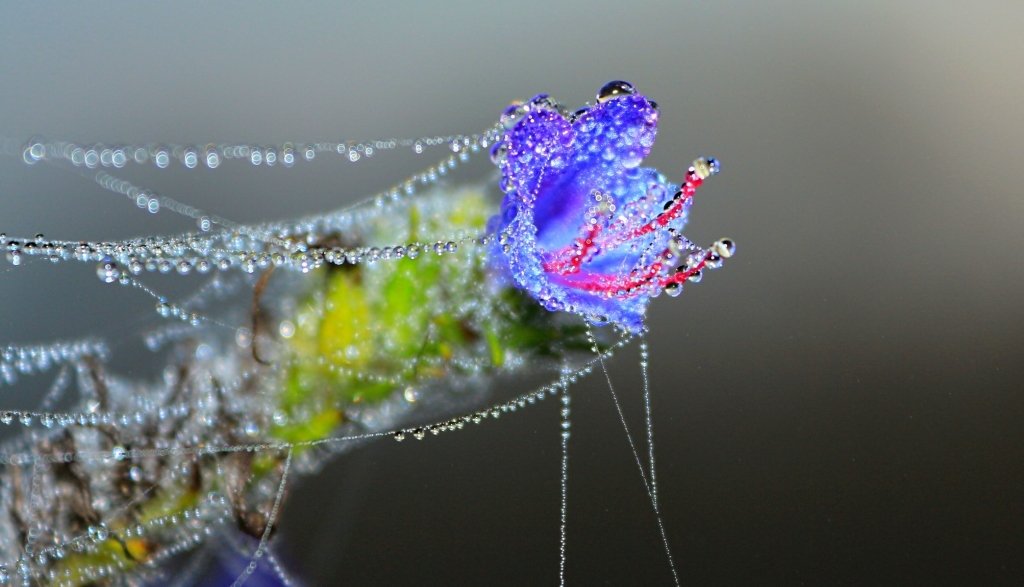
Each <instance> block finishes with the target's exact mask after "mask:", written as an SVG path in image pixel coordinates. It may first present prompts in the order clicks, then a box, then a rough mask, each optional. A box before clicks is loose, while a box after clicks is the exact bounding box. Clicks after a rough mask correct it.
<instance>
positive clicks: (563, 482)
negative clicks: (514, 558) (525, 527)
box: [558, 388, 571, 587]
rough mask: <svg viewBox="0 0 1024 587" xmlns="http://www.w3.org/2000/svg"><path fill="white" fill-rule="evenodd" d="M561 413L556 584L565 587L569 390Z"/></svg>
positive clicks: (567, 514) (563, 395) (567, 526)
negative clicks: (559, 499) (559, 500)
mask: <svg viewBox="0 0 1024 587" xmlns="http://www.w3.org/2000/svg"><path fill="white" fill-rule="evenodd" d="M561 400H562V411H561V416H562V419H561V429H562V430H561V446H562V451H561V457H562V462H561V470H560V478H559V480H560V482H559V489H560V490H561V502H560V508H559V527H558V584H559V585H561V586H563V587H564V586H565V566H566V561H567V559H566V544H567V540H568V531H569V436H570V434H571V430H570V428H571V421H570V419H569V417H570V412H569V403H570V398H569V389H568V388H566V389H565V390H563V391H562V398H561Z"/></svg>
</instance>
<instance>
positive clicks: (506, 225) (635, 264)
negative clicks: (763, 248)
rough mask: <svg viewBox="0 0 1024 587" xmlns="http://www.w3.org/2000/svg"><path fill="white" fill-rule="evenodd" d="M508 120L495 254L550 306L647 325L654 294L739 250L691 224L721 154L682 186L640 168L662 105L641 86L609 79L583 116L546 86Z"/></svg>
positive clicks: (694, 169)
mask: <svg viewBox="0 0 1024 587" xmlns="http://www.w3.org/2000/svg"><path fill="white" fill-rule="evenodd" d="M502 120H503V122H504V124H505V128H506V131H505V133H504V134H503V136H502V137H501V139H500V140H499V141H498V142H497V143H496V144H495V145H494V148H493V150H492V158H493V160H494V161H495V163H496V164H497V165H498V166H499V168H500V169H501V175H502V177H501V189H502V191H504V192H505V198H504V200H503V202H502V208H501V213H500V215H499V216H497V217H495V218H493V219H492V221H491V226H490V229H491V230H492V231H494V233H495V234H496V235H497V239H496V242H497V243H498V244H497V247H498V251H497V255H496V257H497V258H498V259H500V262H499V263H498V265H499V266H500V270H501V271H502V272H503V273H504V274H505V275H506V276H508V277H510V278H511V279H512V281H513V282H514V283H515V284H516V285H517V286H518V287H519V288H521V289H523V290H525V291H527V292H528V293H529V294H530V295H531V296H533V297H534V298H535V299H537V300H538V301H539V302H540V303H541V304H543V305H544V306H545V307H546V308H548V309H549V310H564V311H570V312H574V313H577V314H580V315H582V316H584V317H585V318H586V319H587V320H589V321H590V322H592V323H595V324H598V323H608V322H610V323H613V324H616V325H619V326H621V327H623V328H626V329H627V330H631V331H637V330H640V329H641V328H642V327H643V316H644V313H645V311H646V308H647V303H648V301H649V299H650V298H651V297H653V296H656V295H658V294H660V293H661V292H662V291H665V292H667V293H668V294H670V295H678V293H679V292H680V291H681V289H682V282H683V281H686V280H690V281H696V280H699V279H700V276H701V271H702V270H703V269H705V268H711V267H714V266H717V265H718V264H720V263H721V258H723V257H728V256H730V255H731V254H732V252H733V245H732V243H731V241H728V240H723V241H719V242H717V243H715V245H713V246H712V247H711V248H710V249H709V250H704V249H701V248H699V247H697V246H695V245H693V244H692V243H691V242H690V241H689V240H687V239H685V238H684V237H683V236H682V234H681V233H680V230H681V229H682V227H683V225H684V223H685V221H686V216H687V211H688V209H689V206H690V203H691V202H692V199H693V195H694V193H695V191H696V189H697V188H698V187H699V186H700V185H701V183H703V180H704V179H705V178H706V177H708V176H710V175H713V174H715V173H718V163H717V161H715V160H714V159H704V158H701V159H697V160H696V161H694V163H693V166H691V167H690V168H689V169H688V170H687V172H686V174H685V177H684V179H683V182H682V183H681V184H675V183H672V182H671V181H670V180H668V179H667V178H666V177H665V176H664V175H662V174H660V173H659V172H658V171H657V170H655V169H652V168H648V167H641V166H640V163H641V162H642V161H643V159H644V157H646V156H647V155H648V153H649V152H650V150H651V147H652V145H653V144H654V138H655V135H656V133H657V127H658V109H657V105H656V104H655V103H654V102H653V101H651V100H649V99H647V97H645V96H643V95H642V94H639V93H637V92H636V91H635V90H634V88H633V86H632V85H631V84H629V83H627V82H621V81H616V82H610V83H608V84H606V85H605V86H604V87H603V88H601V90H600V91H599V93H598V96H597V104H595V105H593V106H590V107H588V108H584V109H581V110H578V111H577V112H575V113H572V114H570V113H569V112H568V111H567V110H565V109H564V108H563V107H562V106H561V105H559V104H557V103H556V102H554V101H552V100H551V99H550V98H549V97H548V96H547V95H545V94H541V95H539V96H536V97H535V98H533V99H532V100H530V101H529V102H528V103H526V104H514V105H512V106H510V107H509V109H508V110H507V111H506V112H505V115H504V116H503V119H502Z"/></svg>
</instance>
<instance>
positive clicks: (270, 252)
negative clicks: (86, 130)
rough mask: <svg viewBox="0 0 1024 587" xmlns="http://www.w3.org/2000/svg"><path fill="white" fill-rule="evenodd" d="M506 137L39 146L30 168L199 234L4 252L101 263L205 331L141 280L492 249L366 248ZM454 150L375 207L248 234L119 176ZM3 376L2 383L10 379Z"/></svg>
mask: <svg viewBox="0 0 1024 587" xmlns="http://www.w3.org/2000/svg"><path fill="white" fill-rule="evenodd" d="M499 133H500V127H499V126H495V127H492V128H490V129H488V130H486V131H485V132H483V133H480V134H472V135H452V136H435V137H422V138H418V139H381V140H373V141H364V142H341V143H285V144H283V145H277V146H257V145H227V144H221V145H206V146H204V147H196V146H186V145H120V146H105V145H78V144H75V143H69V142H62V141H56V142H47V141H44V140H42V139H32V140H30V141H29V142H28V143H27V144H26V145H25V147H24V148H23V151H22V157H23V159H24V160H25V162H26V163H30V164H34V163H40V162H46V163H50V164H57V165H61V164H70V165H72V166H75V167H81V168H83V169H85V170H91V169H97V168H98V169H97V170H96V171H94V172H91V173H92V179H93V180H94V181H95V182H96V183H97V184H98V185H99V186H101V187H102V188H104V189H106V190H108V191H111V192H114V193H117V194H121V195H123V196H124V197H126V198H128V199H129V200H130V201H133V202H134V203H135V204H136V205H137V206H138V207H139V208H141V209H144V210H147V211H148V212H151V213H157V212H160V211H170V212H172V213H175V214H179V215H182V216H185V217H188V218H192V219H193V220H194V221H195V223H196V226H197V228H198V230H197V231H196V232H191V233H185V234H180V235H177V236H171V237H156V236H151V237H146V238H138V239H129V240H123V241H111V242H104V241H66V240H54V239H47V238H46V237H45V236H44V235H42V234H37V235H35V236H33V237H20V238H12V237H8V235H7V234H6V233H2V232H0V250H2V251H3V253H4V256H5V258H6V260H7V262H8V263H10V264H11V265H13V266H20V265H22V264H23V263H24V262H26V260H27V259H32V258H39V259H45V260H47V261H49V262H52V263H62V262H80V263H94V264H95V270H96V275H97V277H98V278H99V279H100V280H101V281H102V282H104V283H110V284H121V285H126V286H132V287H135V288H138V289H140V290H142V291H145V292H147V293H149V294H150V295H151V296H152V297H153V298H154V300H155V310H156V312H157V313H158V314H159V315H160V316H162V317H165V318H170V319H177V320H181V321H183V322H186V323H189V324H193V325H194V324H198V323H199V322H200V321H201V320H202V319H203V316H202V315H201V314H199V313H197V312H194V311H189V310H187V309H186V308H183V307H181V306H180V305H178V304H174V303H172V302H170V301H169V300H167V299H166V298H164V297H163V296H160V295H158V294H156V293H155V292H153V291H152V290H150V289H149V288H148V287H146V286H144V285H143V284H142V283H141V282H140V281H139V279H138V278H139V277H140V276H142V275H144V274H147V273H157V274H173V275H190V274H198V275H202V274H208V273H222V272H227V271H240V272H242V273H249V274H252V273H260V272H263V271H266V270H268V269H271V268H280V269H285V270H292V271H297V272H301V273H308V272H311V271H313V270H315V269H317V268H320V267H323V266H326V265H334V266H341V265H359V264H367V263H377V262H382V261H390V260H398V259H417V258H419V257H421V256H423V255H451V254H455V253H457V252H459V251H460V250H461V249H464V248H467V247H475V246H486V245H488V244H489V243H490V242H491V240H492V239H493V238H494V236H493V235H488V234H479V233H474V234H467V233H458V234H451V235H445V237H446V238H441V239H435V240H429V241H423V240H412V241H408V242H400V243H387V244H381V245H369V244H360V241H365V240H366V239H365V238H363V234H362V233H363V232H364V228H365V226H366V225H367V224H368V223H371V222H372V221H374V220H375V219H379V218H380V217H381V216H382V214H384V213H385V212H387V211H388V210H390V209H393V208H394V207H396V206H402V205H404V204H406V203H408V202H410V201H411V197H412V196H416V195H419V194H420V193H422V192H424V191H428V190H430V189H431V188H433V187H434V186H436V185H437V184H438V182H439V181H441V180H442V179H443V178H444V177H445V176H446V175H447V174H448V173H449V172H450V171H451V170H453V169H455V168H456V167H457V166H458V165H459V164H460V163H463V162H465V161H468V160H469V159H470V157H471V156H472V155H473V154H476V153H478V152H480V151H484V152H486V151H487V150H488V149H489V148H490V146H491V145H493V144H494V143H495V141H496V140H497V138H498V136H499ZM438 146H447V149H448V150H449V151H450V152H451V153H450V155H449V156H447V157H446V158H445V159H443V160H442V161H441V162H440V163H438V164H436V165H434V166H431V167H429V168H427V169H425V170H424V171H422V172H420V173H418V174H416V175H414V176H412V177H410V178H407V179H406V180H404V181H402V182H400V183H398V184H396V185H394V186H393V187H391V188H389V189H387V190H384V191H382V192H380V193H378V194H376V195H374V196H373V197H371V198H368V199H366V200H364V201H362V202H360V203H358V204H355V205H352V206H348V207H346V208H343V209H340V210H337V211H335V212H329V213H327V214H323V215H319V216H315V217H310V218H304V219H299V220H295V221H290V222H281V223H272V224H265V225H256V226H249V225H242V224H238V223H235V222H232V221H230V220H228V219H226V218H223V217H220V216H218V215H215V214H210V213H206V212H204V211H203V210H200V209H198V208H196V207H194V206H191V205H188V204H183V203H181V202H179V201H177V200H174V199H173V198H170V197H167V196H164V195H161V194H159V193H157V192H156V191H154V190H150V189H146V188H142V187H139V186H136V185H134V184H133V183H131V182H129V181H127V180H125V179H123V178H119V177H116V176H114V175H112V174H111V173H110V172H108V171H107V170H106V169H110V170H115V171H116V169H119V168H121V167H124V166H126V165H129V164H133V163H134V164H140V165H141V164H148V163H152V164H154V165H156V166H157V167H160V168H163V167H167V166H169V165H170V164H171V162H172V161H177V162H179V163H180V164H181V165H183V166H185V167H187V168H195V167H198V166H199V165H200V164H203V165H205V166H206V167H208V168H217V167H219V166H220V165H221V163H222V162H227V161H231V160H244V161H248V162H250V163H252V164H254V165H274V164H276V163H277V162H280V163H281V164H282V165H284V166H291V165H293V164H294V163H295V162H296V161H299V160H302V161H307V162H308V161H311V160H313V159H315V158H316V157H317V155H318V154H321V153H334V154H340V155H343V156H344V158H345V160H347V161H351V162H356V161H359V160H361V159H364V158H368V157H372V156H374V155H375V154H378V153H381V152H386V151H392V150H396V149H402V148H408V149H411V150H412V151H413V152H415V153H423V152H425V151H427V149H429V148H431V147H438ZM331 234H336V235H337V234H340V235H345V236H346V239H347V242H350V243H352V244H350V245H348V246H343V245H339V244H336V243H330V244H328V243H326V242H324V239H323V235H331ZM0 376H2V374H0Z"/></svg>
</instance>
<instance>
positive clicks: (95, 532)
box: [89, 524, 110, 543]
mask: <svg viewBox="0 0 1024 587" xmlns="http://www.w3.org/2000/svg"><path fill="white" fill-rule="evenodd" d="M108 536H110V532H109V531H108V530H107V527H106V526H104V525H103V524H97V525H95V526H89V538H90V539H92V541H93V542H96V543H100V542H103V541H105V540H106V539H107V537H108Z"/></svg>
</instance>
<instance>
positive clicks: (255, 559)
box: [231, 449, 292, 587]
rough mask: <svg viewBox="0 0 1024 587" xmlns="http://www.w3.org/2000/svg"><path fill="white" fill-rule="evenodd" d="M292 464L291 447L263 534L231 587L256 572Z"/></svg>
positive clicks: (236, 586)
mask: <svg viewBox="0 0 1024 587" xmlns="http://www.w3.org/2000/svg"><path fill="white" fill-rule="evenodd" d="M291 466H292V449H288V455H287V456H286V457H285V459H284V468H283V470H282V471H281V482H280V484H278V486H277V494H276V495H275V496H274V504H273V505H272V506H271V508H270V512H269V513H268V514H267V521H266V526H265V527H264V529H263V535H262V536H260V542H259V545H258V546H256V550H255V552H253V554H252V558H250V559H249V564H247V565H246V566H245V569H244V570H243V571H242V573H241V574H240V575H239V576H238V578H237V579H235V582H234V583H232V584H231V586H232V587H241V586H242V585H244V584H245V582H246V581H247V580H248V579H249V577H251V576H252V574H253V573H255V572H256V565H258V564H259V561H260V559H261V558H263V555H264V552H265V551H266V548H267V541H268V540H270V532H271V531H272V530H273V529H274V522H275V521H276V520H277V514H278V512H279V511H280V509H281V499H282V498H283V497H284V490H285V485H286V484H287V482H288V471H289V470H290V469H291Z"/></svg>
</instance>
